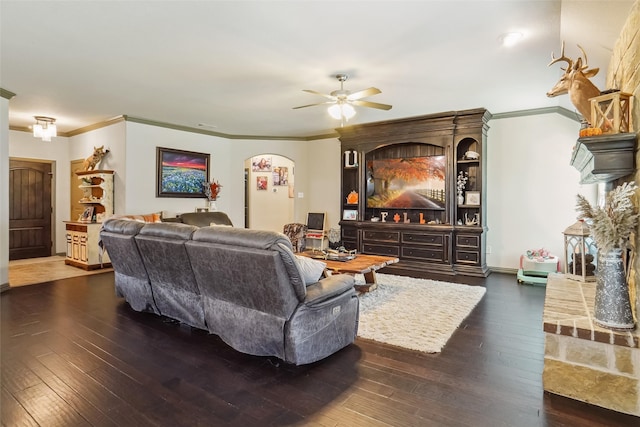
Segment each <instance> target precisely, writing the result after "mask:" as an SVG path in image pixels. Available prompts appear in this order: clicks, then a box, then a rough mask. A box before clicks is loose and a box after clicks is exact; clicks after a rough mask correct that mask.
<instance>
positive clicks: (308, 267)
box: [296, 255, 327, 286]
mask: <svg viewBox="0 0 640 427" xmlns="http://www.w3.org/2000/svg"><path fill="white" fill-rule="evenodd" d="M296 260H297V261H298V267H300V271H301V272H302V280H304V283H305V285H307V286H309V285H313V284H314V283H316V282H317V281H318V280H320V277H321V276H322V273H323V272H324V269H325V268H327V263H325V262H322V261H318V260H316V259H313V258H309V257H306V256H301V255H296Z"/></svg>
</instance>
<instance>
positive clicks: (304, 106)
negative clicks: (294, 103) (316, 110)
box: [293, 101, 335, 110]
mask: <svg viewBox="0 0 640 427" xmlns="http://www.w3.org/2000/svg"><path fill="white" fill-rule="evenodd" d="M325 104H335V101H327V102H318V103H316V104H307V105H301V106H299V107H293V109H294V110H297V109H298V108H307V107H315V106H316V105H325Z"/></svg>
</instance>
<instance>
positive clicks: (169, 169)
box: [156, 147, 210, 198]
mask: <svg viewBox="0 0 640 427" xmlns="http://www.w3.org/2000/svg"><path fill="white" fill-rule="evenodd" d="M209 161H210V155H209V154H208V153H197V152H195V151H186V150H177V149H174V148H164V147H157V149H156V173H157V176H156V196H157V197H185V198H201V197H202V198H204V197H205V194H204V183H205V182H209Z"/></svg>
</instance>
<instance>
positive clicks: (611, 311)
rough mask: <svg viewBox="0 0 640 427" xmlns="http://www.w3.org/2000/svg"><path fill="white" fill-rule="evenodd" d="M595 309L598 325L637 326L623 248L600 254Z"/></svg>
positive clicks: (628, 328) (616, 328) (621, 327)
mask: <svg viewBox="0 0 640 427" xmlns="http://www.w3.org/2000/svg"><path fill="white" fill-rule="evenodd" d="M594 311H595V323H596V324H597V325H598V326H602V327H603V328H607V329H613V330H624V331H628V330H633V329H634V328H635V323H634V321H633V313H632V311H631V301H630V300H629V287H628V285H627V280H626V275H625V271H624V265H623V263H622V250H621V249H611V250H610V251H609V252H606V253H601V254H599V256H598V269H597V273H596V298H595V310H594Z"/></svg>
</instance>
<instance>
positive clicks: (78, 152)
mask: <svg viewBox="0 0 640 427" xmlns="http://www.w3.org/2000/svg"><path fill="white" fill-rule="evenodd" d="M125 126H126V125H125V122H124V121H120V122H117V123H114V124H112V125H109V126H105V127H101V128H98V129H95V130H92V131H90V132H86V133H82V134H80V135H76V136H72V137H70V138H69V149H68V156H67V162H66V163H67V171H68V173H67V176H69V175H70V174H71V171H70V170H69V162H71V161H72V160H78V159H86V158H87V157H89V156H90V155H92V154H93V150H94V148H95V147H100V146H103V145H104V149H105V150H109V154H107V155H106V156H104V157H103V159H102V162H101V163H100V164H99V165H98V168H100V169H106V170H114V171H115V174H114V177H113V180H114V190H113V192H114V197H113V206H114V212H115V213H123V210H122V208H123V207H124V203H125V201H124V192H123V189H124V185H125V182H127V181H126V176H125V173H124V171H125V169H124V168H123V167H122V168H121V167H120V166H121V165H123V164H126V161H127V157H126V151H125V146H126V134H125ZM78 182H79V181H78ZM128 184H129V183H128V182H127V185H128ZM69 185H76V183H75V182H73V183H70V184H69ZM66 188H67V190H66V192H67V197H68V196H69V194H68V193H69V190H68V188H69V187H66ZM67 204H68V205H69V204H70V203H67ZM68 216H69V213H68V212H67V217H65V219H66V220H68V219H69V218H68ZM73 219H74V220H75V218H73Z"/></svg>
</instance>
